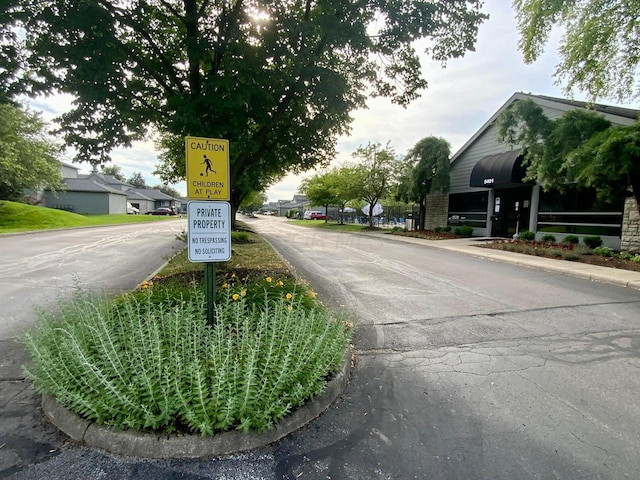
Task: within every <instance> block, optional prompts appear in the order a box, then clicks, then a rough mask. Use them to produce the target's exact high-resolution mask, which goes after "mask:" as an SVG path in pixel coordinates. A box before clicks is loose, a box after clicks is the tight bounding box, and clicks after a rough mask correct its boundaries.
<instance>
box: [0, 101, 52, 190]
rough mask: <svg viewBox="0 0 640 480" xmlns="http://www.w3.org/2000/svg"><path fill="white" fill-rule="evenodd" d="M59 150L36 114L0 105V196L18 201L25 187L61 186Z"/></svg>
mask: <svg viewBox="0 0 640 480" xmlns="http://www.w3.org/2000/svg"><path fill="white" fill-rule="evenodd" d="M60 150H61V149H60V147H59V146H58V145H56V144H55V143H54V141H53V140H52V139H51V138H50V137H49V136H48V135H47V132H46V125H45V123H44V122H43V121H42V119H41V117H40V115H39V114H36V113H33V112H30V111H29V110H22V109H20V108H18V107H15V106H13V105H6V104H5V105H0V199H2V200H14V201H16V200H18V201H19V200H22V199H23V198H24V196H25V193H26V192H25V191H26V190H30V191H33V192H36V191H38V190H41V189H43V188H49V189H50V190H52V191H55V190H58V189H61V188H63V184H62V175H61V173H60V162H59V160H58V156H59V155H60Z"/></svg>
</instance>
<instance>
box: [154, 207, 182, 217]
mask: <svg viewBox="0 0 640 480" xmlns="http://www.w3.org/2000/svg"><path fill="white" fill-rule="evenodd" d="M147 215H177V213H176V211H175V210H173V209H172V208H169V207H159V208H156V209H155V210H151V211H149V212H147Z"/></svg>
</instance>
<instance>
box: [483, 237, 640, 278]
mask: <svg viewBox="0 0 640 480" xmlns="http://www.w3.org/2000/svg"><path fill="white" fill-rule="evenodd" d="M478 246H479V247H480V248H492V249H494V250H505V248H504V243H502V242H500V243H486V244H484V245H478ZM514 253H520V254H522V255H528V254H527V253H525V252H514ZM548 258H554V260H559V261H562V262H568V261H572V262H579V263H588V264H590V265H598V266H601V267H609V268H618V269H620V270H631V271H634V272H640V263H636V262H632V261H631V260H623V259H622V258H612V257H602V256H600V255H579V256H578V258H576V259H572V260H565V259H563V258H558V257H548Z"/></svg>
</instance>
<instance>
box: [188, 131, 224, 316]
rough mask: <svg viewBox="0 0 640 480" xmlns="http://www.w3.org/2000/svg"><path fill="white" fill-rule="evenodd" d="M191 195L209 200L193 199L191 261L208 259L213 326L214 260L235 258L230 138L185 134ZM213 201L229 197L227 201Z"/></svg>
mask: <svg viewBox="0 0 640 480" xmlns="http://www.w3.org/2000/svg"><path fill="white" fill-rule="evenodd" d="M184 147H185V163H186V167H187V168H186V170H187V197H189V198H197V199H202V200H210V201H205V202H189V203H188V207H187V210H188V212H187V217H188V219H189V220H188V221H189V228H188V242H189V260H190V261H192V262H206V263H205V267H204V285H205V299H206V302H207V322H208V323H209V324H211V325H213V322H214V314H215V311H214V306H215V298H216V270H215V264H214V262H225V261H227V260H229V259H230V258H231V205H230V204H229V203H228V201H229V200H230V198H231V181H230V173H229V140H223V139H219V138H204V137H185V142H184ZM211 200H226V201H225V202H219V201H211Z"/></svg>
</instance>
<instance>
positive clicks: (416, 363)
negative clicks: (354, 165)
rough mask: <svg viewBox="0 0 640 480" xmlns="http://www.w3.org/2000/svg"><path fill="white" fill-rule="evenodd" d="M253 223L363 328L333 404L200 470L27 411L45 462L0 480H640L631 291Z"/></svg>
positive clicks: (637, 355)
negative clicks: (86, 442)
mask: <svg viewBox="0 0 640 480" xmlns="http://www.w3.org/2000/svg"><path fill="white" fill-rule="evenodd" d="M251 223H252V225H253V226H254V228H256V230H258V231H259V232H260V233H261V234H263V235H264V236H265V237H266V238H267V239H268V240H269V241H270V242H272V244H273V245H274V246H275V247H276V248H277V249H278V250H279V251H280V252H281V253H282V254H283V256H284V257H285V258H286V259H287V260H288V261H290V262H291V264H292V265H293V267H294V268H295V270H296V272H297V273H298V274H299V275H300V276H301V277H303V278H304V279H306V280H307V281H309V282H310V283H311V284H312V286H313V287H314V289H315V290H316V291H317V292H318V293H319V298H321V299H322V300H323V301H324V302H325V303H326V304H327V305H328V306H329V307H330V308H334V309H336V310H340V311H342V312H344V313H345V314H346V315H348V316H349V318H350V319H352V320H353V321H355V322H356V323H357V324H358V330H357V334H356V337H355V339H354V348H355V351H356V358H357V363H356V366H355V368H354V370H353V372H352V377H351V382H350V385H349V386H348V387H347V389H346V390H345V392H344V393H343V395H342V396H341V398H340V399H339V400H338V401H337V402H336V403H335V404H334V405H333V406H332V407H330V409H329V410H327V411H326V412H325V413H324V414H323V415H321V416H320V417H319V418H318V419H316V420H315V421H314V422H312V423H311V424H310V425H308V426H307V427H304V428H303V429H301V430H299V431H298V432H295V433H294V434H292V435H291V436H289V437H287V438H285V439H284V440H282V441H280V442H278V443H276V444H274V445H271V446H269V447H266V448H263V449H260V450H258V451H252V452H248V453H245V454H240V455H234V456H231V457H226V458H221V459H203V460H165V461H159V460H153V461H152V460H144V459H136V458H127V457H118V456H114V455H110V454H105V453H103V452H100V451H96V450H91V449H87V448H81V447H78V446H75V445H73V444H71V443H68V442H65V441H64V438H59V437H56V435H55V429H52V428H51V427H47V426H46V425H42V424H41V423H37V420H38V415H37V413H33V414H32V420H31V423H29V419H28V418H23V423H24V424H25V426H24V429H25V430H26V429H28V428H30V429H31V431H30V432H26V433H25V437H29V438H30V439H31V440H32V439H33V438H35V437H37V436H38V435H39V436H40V438H41V439H42V441H41V442H40V443H39V445H35V443H37V442H35V443H34V442H32V444H31V445H29V447H30V448H31V450H33V449H36V448H41V449H42V453H41V455H40V456H39V457H37V458H33V459H31V460H29V461H26V464H23V465H20V466H17V467H14V469H13V470H2V469H0V476H2V473H3V472H4V473H5V476H8V474H9V473H11V474H12V476H11V478H16V479H36V478H50V479H63V478H64V479H81V478H82V479H84V478H113V479H121V478H126V479H129V478H130V479H134V478H145V479H169V478H171V479H178V478H180V479H188V480H192V479H193V480H195V479H214V478H216V479H218V478H220V479H297V478H301V479H396V478H403V479H407V478H418V479H435V480H440V479H487V480H489V479H491V480H495V479H505V480H506V479H509V480H512V479H516V478H517V479H556V478H559V479H623V478H637V476H638V474H637V472H638V471H640V455H639V453H640V452H639V450H640V417H639V413H640V400H638V399H639V398H640V377H639V376H638V367H640V340H639V338H640V337H639V332H640V292H639V291H636V290H631V289H624V288H618V287H613V286H608V285H603V284H597V283H593V282H588V281H584V280H579V279H574V278H571V277H568V276H563V275H557V274H552V273H547V272H542V271H538V270H532V269H527V268H522V267H518V266H511V265H507V264H502V263H498V262H490V261H487V260H482V259H479V258H476V257H473V256H470V255H464V254H456V253H452V252H445V251H441V250H437V249H432V248H428V247H424V246H421V245H414V244H405V243H401V242H396V241H394V240H391V239H386V238H379V237H368V236H364V235H353V234H345V233H337V232H328V231H319V230H315V229H305V228H303V227H295V226H291V225H288V224H286V223H284V222H282V221H281V220H280V219H277V218H273V219H270V218H266V217H261V218H260V219H256V220H251ZM0 246H1V244H0ZM123 247H124V246H123ZM125 249H126V250H129V246H128V245H127V246H126V247H125ZM0 268H1V267H0ZM139 280H140V279H138V281H139ZM3 281H4V279H3ZM134 283H135V282H134ZM3 343H4V342H3ZM2 355H3V356H2V358H5V357H4V352H2ZM3 370H4V369H3ZM3 383H4V382H3ZM3 387H4V385H3ZM3 391H4V388H3ZM31 397H35V396H34V395H31ZM33 402H34V400H33V399H31V404H30V403H29V401H25V403H24V410H25V411H29V408H31V407H33ZM2 414H3V416H4V411H3V412H2ZM23 416H24V415H23ZM2 423H3V424H4V418H3V422H2ZM34 432H37V435H35V434H34ZM12 441H13V439H9V441H7V440H6V439H2V440H0V445H1V444H2V443H4V444H5V445H9V444H10V442H12ZM5 448H6V446H3V447H2V448H0V459H2V458H3V454H4V453H3V451H4V450H5ZM47 449H49V450H52V451H48V450H47ZM14 453H15V452H14Z"/></svg>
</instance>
